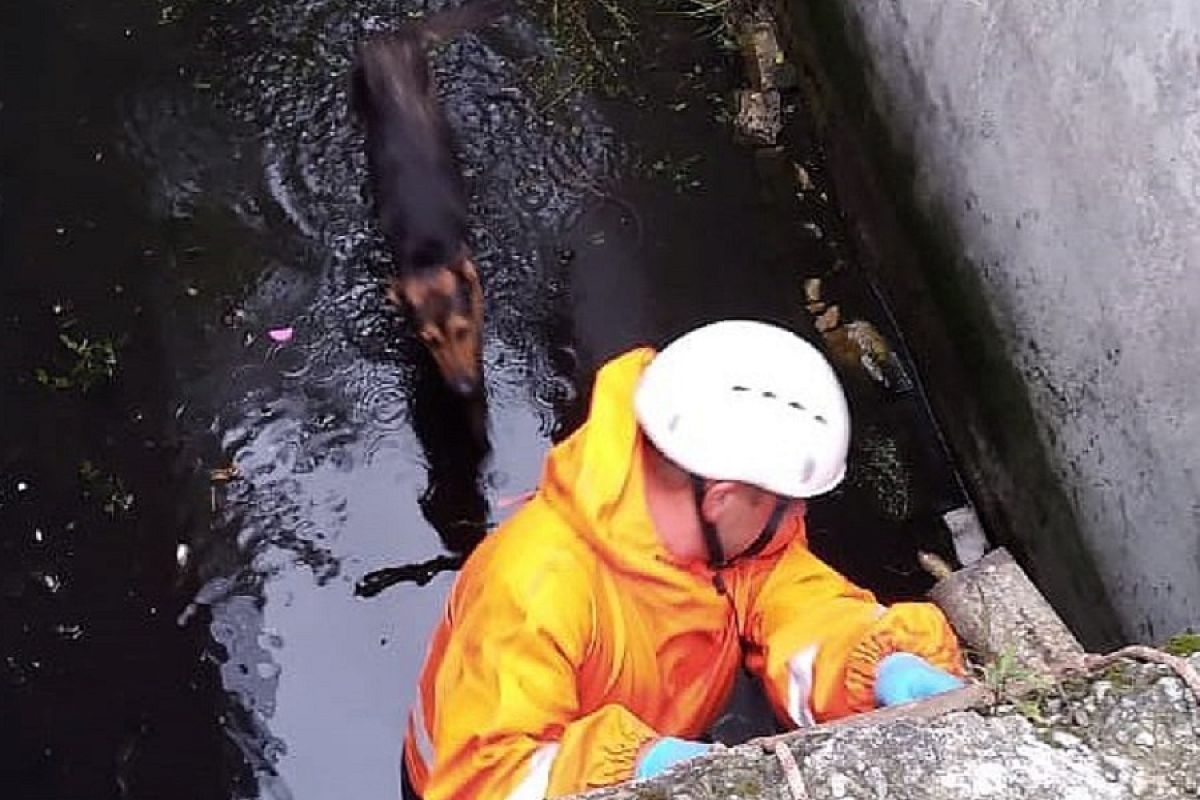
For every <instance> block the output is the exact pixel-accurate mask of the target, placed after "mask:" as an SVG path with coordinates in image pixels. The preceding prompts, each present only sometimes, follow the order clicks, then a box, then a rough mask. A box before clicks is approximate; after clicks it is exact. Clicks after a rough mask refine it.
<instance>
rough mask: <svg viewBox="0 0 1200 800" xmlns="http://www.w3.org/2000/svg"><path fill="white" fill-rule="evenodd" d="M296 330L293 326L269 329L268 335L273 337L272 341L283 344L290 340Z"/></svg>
mask: <svg viewBox="0 0 1200 800" xmlns="http://www.w3.org/2000/svg"><path fill="white" fill-rule="evenodd" d="M295 332H296V331H295V329H293V328H275V329H274V330H269V331H267V336H270V337H271V341H273V342H280V343H281V344H282V343H283V342H286V341H288V340H290V339H291V338H292V335H293V334H294V333H295Z"/></svg>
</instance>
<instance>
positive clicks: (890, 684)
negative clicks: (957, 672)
mask: <svg viewBox="0 0 1200 800" xmlns="http://www.w3.org/2000/svg"><path fill="white" fill-rule="evenodd" d="M962 685H963V683H962V681H961V680H959V679H958V678H956V677H954V676H953V675H951V674H950V673H949V672H946V671H945V670H943V669H938V668H937V667H935V666H933V665H932V664H930V663H929V662H928V661H926V660H925V659H923V658H921V657H920V656H915V655H913V654H912V653H892V654H891V655H890V656H887V657H885V658H883V659H881V660H880V662H879V664H878V665H877V666H876V667H875V700H876V702H877V703H879V705H881V706H894V705H899V704H900V703H911V702H912V701H914V700H921V699H923V698H926V697H931V696H933V695H935V694H941V693H942V692H948V691H950V690H951V689H957V688H958V687H960V686H962Z"/></svg>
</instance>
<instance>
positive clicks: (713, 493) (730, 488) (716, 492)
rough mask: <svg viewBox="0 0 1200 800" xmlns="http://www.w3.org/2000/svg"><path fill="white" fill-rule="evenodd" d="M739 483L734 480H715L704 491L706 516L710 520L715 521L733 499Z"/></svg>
mask: <svg viewBox="0 0 1200 800" xmlns="http://www.w3.org/2000/svg"><path fill="white" fill-rule="evenodd" d="M737 488H738V485H737V484H736V483H734V482H733V481H713V482H712V483H709V484H708V489H707V490H706V491H705V492H704V507H703V511H704V517H705V518H706V519H707V520H708V521H709V522H715V521H716V520H718V519H720V517H721V515H722V514H724V513H725V510H726V509H727V508H728V507H729V504H730V502H732V501H733V498H734V495H735V494H736V493H737Z"/></svg>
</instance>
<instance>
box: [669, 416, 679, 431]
mask: <svg viewBox="0 0 1200 800" xmlns="http://www.w3.org/2000/svg"><path fill="white" fill-rule="evenodd" d="M678 427H679V415H678V414H674V415H672V417H671V421H670V422H668V423H667V430H669V431H670V432H671V433H674V432H675V429H676V428H678Z"/></svg>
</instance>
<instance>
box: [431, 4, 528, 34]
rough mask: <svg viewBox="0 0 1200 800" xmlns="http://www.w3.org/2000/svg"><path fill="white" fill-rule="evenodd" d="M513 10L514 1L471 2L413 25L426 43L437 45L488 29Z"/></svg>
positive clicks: (438, 12) (435, 13)
mask: <svg viewBox="0 0 1200 800" xmlns="http://www.w3.org/2000/svg"><path fill="white" fill-rule="evenodd" d="M512 8H513V3H512V0H471V2H468V3H465V4H463V5H461V6H456V7H454V8H446V9H442V10H441V11H436V12H434V13H433V14H430V15H429V16H428V17H425V18H424V19H420V20H417V21H415V22H414V23H412V25H413V27H414V28H415V30H416V32H417V33H418V34H419V35H420V37H421V38H422V39H423V40H424V41H425V42H427V43H430V44H436V43H438V42H443V41H445V40H447V39H451V38H453V37H455V36H457V35H458V34H460V33H465V32H467V31H473V30H478V29H479V28H483V27H486V26H488V25H490V24H492V23H493V22H495V21H496V20H497V19H499V18H500V17H502V16H504V15H505V14H507V13H508V12H509V11H512Z"/></svg>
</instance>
